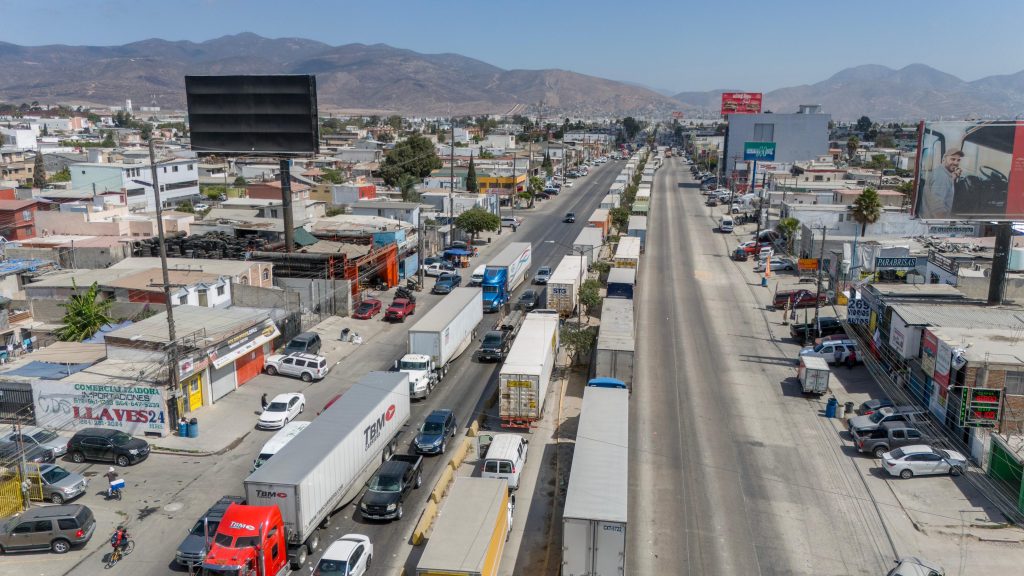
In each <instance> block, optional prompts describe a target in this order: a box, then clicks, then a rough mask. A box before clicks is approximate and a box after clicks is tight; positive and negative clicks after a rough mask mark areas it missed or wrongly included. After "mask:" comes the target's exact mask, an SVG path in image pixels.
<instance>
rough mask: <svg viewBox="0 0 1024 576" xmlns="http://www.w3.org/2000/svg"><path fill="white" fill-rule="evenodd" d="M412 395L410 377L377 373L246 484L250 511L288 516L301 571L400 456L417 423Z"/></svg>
mask: <svg viewBox="0 0 1024 576" xmlns="http://www.w3.org/2000/svg"><path fill="white" fill-rule="evenodd" d="M408 390H409V378H408V376H406V375H405V374H402V373H398V372H370V373H369V374H367V375H366V376H363V378H362V379H360V380H359V381H358V382H356V383H355V384H353V385H352V387H351V388H349V390H348V391H347V392H345V393H344V394H343V395H342V397H341V398H340V399H338V401H337V402H335V403H334V404H332V405H331V407H330V408H328V409H327V410H325V411H324V412H323V413H322V414H320V415H319V416H317V417H316V418H315V419H314V420H313V423H312V424H310V425H309V426H307V427H306V429H305V430H303V431H302V432H300V433H299V435H298V436H296V437H295V439H294V441H292V442H289V443H288V444H287V445H286V446H285V447H284V449H282V450H281V451H280V452H278V453H277V454H276V455H274V457H273V458H271V459H270V460H267V461H266V463H264V464H263V466H260V467H259V468H258V469H257V470H256V471H255V472H253V473H252V474H250V475H249V477H248V478H246V479H245V482H244V489H245V500H246V506H276V507H277V508H278V509H279V510H280V512H281V517H282V520H283V522H284V526H285V531H286V542H287V544H288V553H289V556H290V557H293V562H292V565H293V567H297V566H301V565H302V564H303V563H305V560H306V555H307V553H308V552H309V551H312V550H314V549H316V548H317V546H318V545H319V542H320V534H321V528H322V527H324V526H326V525H327V523H328V522H329V521H330V517H331V513H332V512H334V511H335V510H336V509H338V508H340V507H342V506H344V505H345V504H347V503H348V502H350V501H352V500H353V499H354V498H355V497H356V496H357V495H358V494H359V492H360V490H362V488H363V485H364V483H365V482H366V481H367V480H368V479H369V478H370V476H371V475H373V472H374V471H375V470H376V469H377V466H378V465H380V463H381V462H383V461H384V460H386V459H388V458H390V457H391V455H392V454H393V453H394V451H395V448H396V447H397V443H398V436H399V434H400V433H401V431H402V428H403V427H404V426H405V424H406V423H407V422H408V421H409V392H408ZM295 569H297V568H295Z"/></svg>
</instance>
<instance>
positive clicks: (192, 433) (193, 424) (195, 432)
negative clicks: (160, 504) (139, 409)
mask: <svg viewBox="0 0 1024 576" xmlns="http://www.w3.org/2000/svg"><path fill="white" fill-rule="evenodd" d="M832 413H833V414H835V407H833V408H832ZM188 437H189V438H198V437H199V420H197V419H195V418H193V419H191V420H189V421H188Z"/></svg>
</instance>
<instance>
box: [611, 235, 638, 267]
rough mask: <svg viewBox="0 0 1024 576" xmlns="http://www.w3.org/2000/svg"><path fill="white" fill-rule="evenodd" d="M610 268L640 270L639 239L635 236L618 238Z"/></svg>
mask: <svg viewBox="0 0 1024 576" xmlns="http://www.w3.org/2000/svg"><path fill="white" fill-rule="evenodd" d="M612 266H617V267H619V268H640V239H639V238H637V237H635V236H620V237H619V246H618V247H617V248H616V249H615V257H614V258H612Z"/></svg>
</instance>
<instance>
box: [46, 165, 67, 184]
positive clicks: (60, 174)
mask: <svg viewBox="0 0 1024 576" xmlns="http://www.w3.org/2000/svg"><path fill="white" fill-rule="evenodd" d="M49 181H50V182H71V170H69V169H68V168H67V167H66V166H65V167H64V168H63V169H61V170H58V171H56V172H54V173H53V176H50V180H49Z"/></svg>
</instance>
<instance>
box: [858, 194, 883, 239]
mask: <svg viewBox="0 0 1024 576" xmlns="http://www.w3.org/2000/svg"><path fill="white" fill-rule="evenodd" d="M851 212H852V214H853V219H854V220H856V221H857V222H859V223H860V234H861V236H863V235H864V233H865V232H867V229H868V224H874V223H875V222H878V219H879V218H881V217H882V199H881V198H879V197H878V192H876V191H875V189H874V188H865V189H864V191H863V192H861V193H860V196H858V197H857V199H856V200H854V201H853V208H852V210H851Z"/></svg>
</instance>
